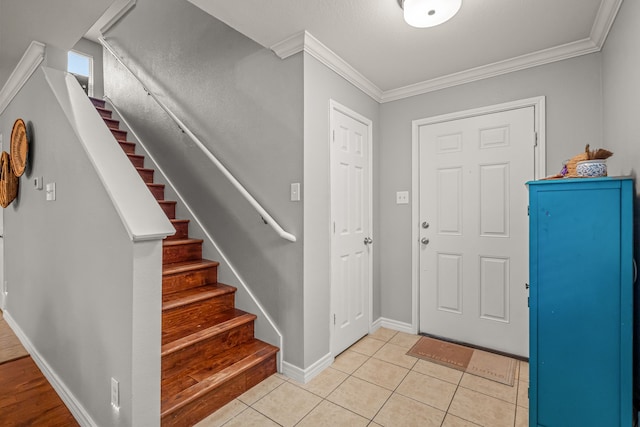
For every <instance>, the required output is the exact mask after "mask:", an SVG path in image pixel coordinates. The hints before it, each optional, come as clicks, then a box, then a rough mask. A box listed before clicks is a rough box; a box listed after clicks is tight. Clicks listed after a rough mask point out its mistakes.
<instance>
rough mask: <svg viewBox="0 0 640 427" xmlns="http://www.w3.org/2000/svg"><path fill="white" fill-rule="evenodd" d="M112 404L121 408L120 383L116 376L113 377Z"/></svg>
mask: <svg viewBox="0 0 640 427" xmlns="http://www.w3.org/2000/svg"><path fill="white" fill-rule="evenodd" d="M111 406H113V407H114V408H115V409H120V383H119V382H118V380H116V379H115V378H111Z"/></svg>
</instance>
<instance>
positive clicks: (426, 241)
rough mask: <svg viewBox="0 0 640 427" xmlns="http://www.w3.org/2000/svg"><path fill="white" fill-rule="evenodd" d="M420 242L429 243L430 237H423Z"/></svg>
mask: <svg viewBox="0 0 640 427" xmlns="http://www.w3.org/2000/svg"><path fill="white" fill-rule="evenodd" d="M420 243H422V244H423V245H428V244H429V239H427V238H426V237H423V238H422V240H420Z"/></svg>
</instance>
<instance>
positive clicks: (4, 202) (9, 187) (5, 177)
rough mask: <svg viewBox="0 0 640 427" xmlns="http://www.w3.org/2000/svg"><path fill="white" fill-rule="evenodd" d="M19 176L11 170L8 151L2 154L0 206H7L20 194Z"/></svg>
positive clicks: (0, 159) (0, 163) (0, 162)
mask: <svg viewBox="0 0 640 427" xmlns="http://www.w3.org/2000/svg"><path fill="white" fill-rule="evenodd" d="M18 182H19V179H18V177H17V176H16V175H15V174H14V173H13V171H12V170H11V158H10V157H9V153H7V152H6V151H3V152H2V156H0V206H2V207H3V208H6V207H7V206H9V204H10V203H11V202H13V200H14V199H15V198H16V197H17V196H18Z"/></svg>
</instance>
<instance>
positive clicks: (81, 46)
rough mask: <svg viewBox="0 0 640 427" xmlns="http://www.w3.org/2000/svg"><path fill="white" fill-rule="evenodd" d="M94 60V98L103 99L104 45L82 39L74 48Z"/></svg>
mask: <svg viewBox="0 0 640 427" xmlns="http://www.w3.org/2000/svg"><path fill="white" fill-rule="evenodd" d="M72 49H73V50H75V51H76V52H79V53H83V54H85V55H87V56H91V57H92V58H93V97H94V98H98V99H102V97H103V96H104V77H103V73H102V69H103V67H102V45H100V44H98V43H95V42H92V41H91V40H88V39H85V38H82V39H80V40H79V41H78V43H76V45H75V46H73V48H72Z"/></svg>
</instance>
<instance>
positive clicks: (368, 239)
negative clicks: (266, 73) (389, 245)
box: [364, 237, 373, 245]
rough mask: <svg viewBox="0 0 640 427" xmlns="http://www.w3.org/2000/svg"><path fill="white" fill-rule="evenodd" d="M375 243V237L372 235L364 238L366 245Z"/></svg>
mask: <svg viewBox="0 0 640 427" xmlns="http://www.w3.org/2000/svg"><path fill="white" fill-rule="evenodd" d="M372 243H373V239H371V237H365V238H364V244H365V245H370V244H372Z"/></svg>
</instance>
